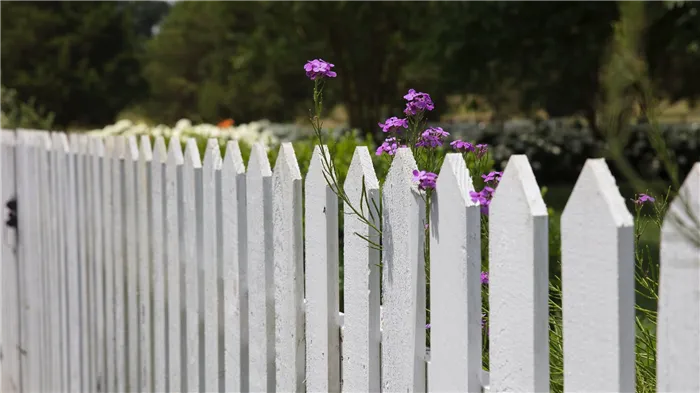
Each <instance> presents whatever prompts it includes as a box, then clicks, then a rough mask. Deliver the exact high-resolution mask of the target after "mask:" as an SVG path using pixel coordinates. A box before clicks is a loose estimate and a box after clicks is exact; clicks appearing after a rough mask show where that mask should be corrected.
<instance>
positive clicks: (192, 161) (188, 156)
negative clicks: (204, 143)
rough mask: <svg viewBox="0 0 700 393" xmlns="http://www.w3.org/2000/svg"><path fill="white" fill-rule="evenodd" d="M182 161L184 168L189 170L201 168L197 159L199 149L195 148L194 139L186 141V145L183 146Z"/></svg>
mask: <svg viewBox="0 0 700 393" xmlns="http://www.w3.org/2000/svg"><path fill="white" fill-rule="evenodd" d="M171 143H172V142H171ZM184 160H185V166H188V167H190V168H201V167H202V160H201V159H200V158H199V147H197V140H195V139H194V138H189V139H187V143H186V144H185V157H184Z"/></svg>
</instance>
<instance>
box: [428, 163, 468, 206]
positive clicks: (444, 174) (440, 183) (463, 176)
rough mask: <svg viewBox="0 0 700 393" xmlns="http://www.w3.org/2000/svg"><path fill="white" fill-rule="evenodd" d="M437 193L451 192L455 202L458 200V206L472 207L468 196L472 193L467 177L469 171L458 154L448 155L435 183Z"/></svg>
mask: <svg viewBox="0 0 700 393" xmlns="http://www.w3.org/2000/svg"><path fill="white" fill-rule="evenodd" d="M436 189H437V191H438V192H440V191H443V192H452V193H454V194H455V195H454V196H455V198H453V199H455V200H457V197H458V198H459V199H458V200H459V202H460V206H462V205H463V206H472V205H475V203H474V202H473V201H472V199H471V196H470V195H469V192H470V191H474V184H473V183H472V178H471V176H469V169H467V165H466V163H465V162H464V158H462V155H461V154H459V153H448V154H447V155H446V156H445V160H444V161H443V163H442V167H441V168H440V176H438V180H437V182H436Z"/></svg>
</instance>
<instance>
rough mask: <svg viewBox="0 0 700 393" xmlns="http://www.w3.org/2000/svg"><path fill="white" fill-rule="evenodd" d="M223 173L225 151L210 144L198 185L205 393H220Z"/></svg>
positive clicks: (210, 142) (213, 142) (212, 142)
mask: <svg viewBox="0 0 700 393" xmlns="http://www.w3.org/2000/svg"><path fill="white" fill-rule="evenodd" d="M220 170H221V150H220V149H219V143H218V141H217V140H216V139H214V138H211V139H209V140H208V141H207V148H206V152H205V154H204V162H203V165H202V182H201V183H200V184H197V188H198V190H199V191H198V192H199V195H200V196H201V198H202V203H201V204H199V205H198V206H201V209H202V215H201V217H200V219H199V226H200V231H201V239H200V240H201V243H200V244H199V247H198V248H199V252H200V255H199V265H200V271H201V274H202V276H203V281H202V284H201V286H200V290H199V296H200V297H201V301H200V305H201V307H202V308H201V313H202V317H203V318H204V359H203V361H204V376H203V377H204V378H203V379H204V386H202V387H201V389H202V391H205V392H207V391H210V392H214V391H218V389H219V376H220V375H221V374H222V373H221V371H222V367H221V366H220V365H219V283H218V281H219V275H218V272H219V266H218V265H219V264H218V245H217V238H216V229H217V226H218V224H217V221H218V220H219V214H220V211H219V209H218V206H217V204H216V200H217V196H216V195H217V192H218V190H217V188H216V178H217V177H218V174H219V171H220Z"/></svg>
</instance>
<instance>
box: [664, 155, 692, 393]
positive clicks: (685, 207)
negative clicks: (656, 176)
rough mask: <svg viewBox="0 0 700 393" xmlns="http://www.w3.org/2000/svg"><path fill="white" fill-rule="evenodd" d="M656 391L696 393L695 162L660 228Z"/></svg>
mask: <svg viewBox="0 0 700 393" xmlns="http://www.w3.org/2000/svg"><path fill="white" fill-rule="evenodd" d="M660 259H661V261H660V263H661V267H660V271H659V275H660V279H659V293H660V299H659V310H658V312H659V315H658V327H657V336H656V337H657V346H656V348H657V354H656V356H657V391H659V392H697V391H700V378H698V370H699V369H700V358H698V353H700V300H698V297H697V293H698V292H700V162H698V163H695V165H694V166H693V167H692V168H691V170H690V173H689V174H688V176H687V177H686V179H685V182H684V183H683V185H682V186H681V188H680V190H679V192H678V196H676V198H675V199H674V200H673V201H672V202H671V204H670V207H669V209H668V211H667V213H666V216H665V218H664V223H663V225H662V227H661V249H660Z"/></svg>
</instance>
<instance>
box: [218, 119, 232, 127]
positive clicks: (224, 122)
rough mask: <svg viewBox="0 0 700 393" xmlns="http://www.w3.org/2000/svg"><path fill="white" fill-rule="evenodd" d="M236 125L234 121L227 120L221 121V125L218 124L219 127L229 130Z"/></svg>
mask: <svg viewBox="0 0 700 393" xmlns="http://www.w3.org/2000/svg"><path fill="white" fill-rule="evenodd" d="M234 124H235V122H234V121H233V119H226V120H222V121H220V122H219V124H217V126H218V127H219V128H228V127H231V126H233V125H234Z"/></svg>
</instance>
